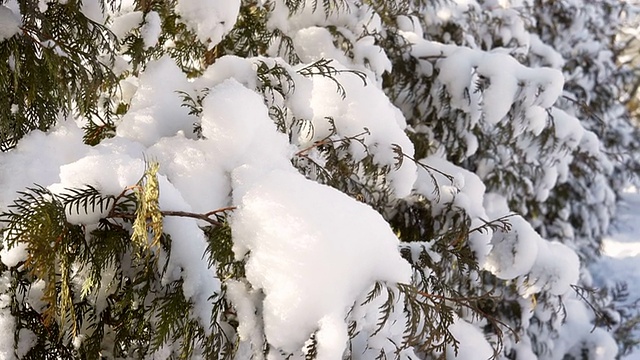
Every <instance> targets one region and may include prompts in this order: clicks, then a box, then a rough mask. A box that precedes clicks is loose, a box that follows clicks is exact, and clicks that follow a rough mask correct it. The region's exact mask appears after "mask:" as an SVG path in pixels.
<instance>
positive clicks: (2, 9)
mask: <svg viewBox="0 0 640 360" xmlns="http://www.w3.org/2000/svg"><path fill="white" fill-rule="evenodd" d="M20 25H22V22H21V21H20V16H18V15H17V14H16V13H14V12H13V11H11V9H9V8H8V7H6V6H4V5H0V42H2V41H5V40H7V39H9V38H11V37H12V36H13V35H15V34H17V33H18V32H19V31H20Z"/></svg>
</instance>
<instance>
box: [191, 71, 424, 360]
mask: <svg viewBox="0 0 640 360" xmlns="http://www.w3.org/2000/svg"><path fill="white" fill-rule="evenodd" d="M202 129H203V134H204V135H205V137H206V138H207V140H206V142H208V143H210V145H211V147H212V148H215V149H217V153H218V154H220V155H221V157H223V158H225V162H224V166H225V168H227V169H229V170H230V171H231V174H232V178H233V182H232V186H233V201H234V204H235V205H236V206H237V209H236V210H235V211H234V213H233V215H232V218H231V227H232V233H233V238H234V252H235V254H236V257H237V258H238V259H243V258H245V257H246V258H247V265H246V272H247V280H248V281H249V283H250V284H251V286H252V288H253V289H262V291H263V292H264V295H265V297H264V301H263V303H262V304H254V306H255V308H256V309H257V308H262V311H263V318H264V326H265V336H266V339H267V342H268V343H269V344H271V345H272V346H274V347H275V348H279V349H282V350H284V351H287V352H290V353H293V352H295V351H298V350H300V349H302V347H303V346H304V343H305V341H306V340H308V339H309V337H310V336H311V335H312V334H313V333H314V332H315V331H318V333H317V339H318V340H319V341H320V342H321V344H320V346H319V354H318V358H319V359H336V358H340V357H341V356H342V353H343V352H344V350H345V348H346V345H347V341H348V335H347V324H346V322H345V320H344V319H345V317H346V315H347V311H348V309H349V307H350V306H351V305H353V302H354V300H355V299H356V298H357V297H358V296H359V295H360V294H361V293H362V292H364V291H365V290H366V289H367V288H369V287H370V286H371V285H372V284H373V283H374V282H375V281H389V282H409V281H410V277H411V272H410V268H409V265H408V264H407V263H406V262H405V261H404V260H402V258H401V257H400V254H399V251H398V240H397V237H396V236H395V235H394V234H393V231H392V230H391V228H390V227H389V225H388V224H387V223H386V222H385V221H384V219H383V218H382V216H381V215H379V214H378V213H377V212H375V211H374V210H373V209H371V208H370V207H369V206H367V205H365V204H362V203H359V202H357V201H355V200H354V199H352V198H350V197H348V196H347V195H345V194H343V193H341V192H339V191H338V190H335V189H333V188H330V187H328V186H324V185H321V184H318V183H316V182H314V181H311V180H307V179H306V178H304V177H303V176H302V175H301V174H299V173H298V172H297V171H296V170H295V168H294V167H293V166H292V165H291V163H290V162H289V158H290V152H289V149H290V145H289V142H288V141H287V138H286V136H284V134H281V133H279V132H278V131H277V129H276V127H275V124H274V123H273V121H272V120H271V119H270V118H269V116H268V110H267V108H266V107H265V105H264V103H263V100H262V98H261V97H260V96H259V95H257V94H256V93H255V92H253V91H251V90H249V89H247V88H245V87H244V86H242V85H241V84H240V83H238V82H237V81H235V80H233V79H230V80H226V81H224V82H223V83H221V84H220V85H218V86H216V87H214V88H213V89H211V93H210V94H209V96H208V97H207V99H206V100H205V101H204V104H203V121H202ZM256 149H259V150H260V151H259V152H256V151H255V150H256ZM265 164H268V167H267V166H265ZM327 224H331V226H328V225H327ZM356 263H357V264H358V266H353V264H356ZM327 289H330V291H327ZM244 308H246V304H245V305H244V307H243V309H244ZM245 313H246V311H245ZM246 336H248V335H246ZM243 340H247V339H243Z"/></svg>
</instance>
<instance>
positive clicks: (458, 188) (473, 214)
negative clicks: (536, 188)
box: [414, 155, 491, 264]
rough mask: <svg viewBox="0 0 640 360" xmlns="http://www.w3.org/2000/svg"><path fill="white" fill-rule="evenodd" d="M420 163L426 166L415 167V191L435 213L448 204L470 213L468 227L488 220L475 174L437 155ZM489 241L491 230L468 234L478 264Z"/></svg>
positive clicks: (480, 262) (483, 191) (478, 181)
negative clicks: (426, 201)
mask: <svg viewBox="0 0 640 360" xmlns="http://www.w3.org/2000/svg"><path fill="white" fill-rule="evenodd" d="M419 162H420V163H421V164H424V165H426V166H428V168H425V167H422V166H420V167H419V168H418V169H419V170H418V180H417V181H416V182H415V185H414V186H415V191H416V192H417V193H419V194H421V195H422V196H424V197H425V198H427V199H429V200H430V201H431V202H432V204H433V205H432V206H433V210H432V211H433V213H434V215H435V214H439V213H440V212H441V211H443V210H444V209H445V208H446V207H448V206H453V207H454V208H459V209H461V210H464V211H465V212H466V213H467V214H468V215H469V217H470V218H471V228H476V227H479V226H482V225H483V224H484V223H483V222H482V220H481V219H487V214H486V212H485V208H484V205H483V201H484V200H483V199H484V195H485V186H484V184H483V183H482V180H480V178H479V177H478V176H477V175H476V174H474V173H472V172H470V171H468V170H466V169H463V168H461V167H459V166H456V165H454V164H452V163H451V162H449V161H447V160H445V159H443V158H441V157H439V156H437V155H432V156H429V157H427V158H425V159H421V160H419ZM490 240H491V230H490V229H487V231H474V232H472V233H470V234H469V245H470V246H471V249H472V250H473V251H474V253H475V255H476V258H477V260H478V263H479V264H483V263H484V262H485V257H486V256H487V254H488V253H489V251H490V249H491V245H490Z"/></svg>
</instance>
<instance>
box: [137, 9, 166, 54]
mask: <svg viewBox="0 0 640 360" xmlns="http://www.w3.org/2000/svg"><path fill="white" fill-rule="evenodd" d="M161 25H162V24H161V22H160V15H158V13H157V12H155V11H149V12H148V13H147V14H146V15H145V16H144V24H143V25H142V27H141V28H140V35H142V41H143V42H144V47H145V49H148V48H151V47H154V46H156V44H157V43H158V37H159V36H160V33H161V31H162V27H161Z"/></svg>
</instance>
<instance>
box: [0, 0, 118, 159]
mask: <svg viewBox="0 0 640 360" xmlns="http://www.w3.org/2000/svg"><path fill="white" fill-rule="evenodd" d="M19 3H20V9H21V12H22V14H23V17H22V25H21V27H20V32H19V33H18V34H16V35H14V36H13V37H11V38H10V39H8V40H5V41H2V42H0V92H2V93H3V94H6V96H3V97H2V99H1V100H0V150H2V151H5V150H7V149H10V148H12V147H14V146H15V145H16V143H17V142H18V140H19V139H20V138H22V137H23V136H24V135H25V134H27V133H28V132H30V131H31V130H34V129H39V130H46V129H48V128H49V127H50V126H51V125H53V124H55V123H56V122H57V121H58V120H59V118H60V117H61V116H62V117H64V116H66V115H67V114H68V113H69V112H71V111H72V109H73V111H74V112H77V113H78V114H80V115H83V116H87V117H90V118H91V117H96V118H100V116H101V115H100V111H99V108H100V101H99V100H100V93H101V92H103V91H109V89H111V88H112V87H113V86H114V85H115V80H116V78H115V75H114V74H113V72H112V71H111V64H110V63H109V58H110V56H112V55H113V53H114V38H113V35H112V34H111V33H110V32H109V31H108V30H107V29H106V28H105V27H104V26H103V25H101V24H98V23H96V22H94V21H92V20H90V19H88V18H87V17H86V16H84V15H83V14H82V12H80V6H81V2H78V1H67V2H64V3H62V2H50V3H47V6H46V10H43V9H41V8H40V7H39V5H38V3H37V2H33V1H20V2H19Z"/></svg>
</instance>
